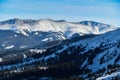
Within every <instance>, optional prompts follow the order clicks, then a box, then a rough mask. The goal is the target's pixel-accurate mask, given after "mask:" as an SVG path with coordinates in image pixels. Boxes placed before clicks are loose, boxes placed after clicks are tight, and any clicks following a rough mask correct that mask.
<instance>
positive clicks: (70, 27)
mask: <svg viewBox="0 0 120 80" xmlns="http://www.w3.org/2000/svg"><path fill="white" fill-rule="evenodd" d="M0 29H1V30H12V31H16V32H20V33H22V34H24V35H26V36H29V34H27V33H26V32H25V31H28V32H32V31H43V32H49V31H53V32H62V33H63V34H64V35H66V38H70V37H72V35H73V34H75V33H79V34H80V35H85V34H101V33H105V32H108V31H111V30H114V29H116V28H115V27H114V26H112V25H107V24H103V23H98V22H92V21H89V22H84V21H83V22H80V23H79V22H76V23H73V22H66V21H64V20H56V21H55V20H52V19H40V20H30V19H27V20H22V19H11V20H7V21H2V22H0Z"/></svg>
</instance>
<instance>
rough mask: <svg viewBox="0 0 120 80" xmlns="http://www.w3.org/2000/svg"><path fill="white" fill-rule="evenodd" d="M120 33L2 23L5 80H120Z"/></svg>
mask: <svg viewBox="0 0 120 80" xmlns="http://www.w3.org/2000/svg"><path fill="white" fill-rule="evenodd" d="M119 35H120V29H119V28H118V27H115V26H112V25H108V24H104V23H100V22H95V21H81V22H67V21H65V20H52V19H40V20H31V19H26V20H24V19H17V18H15V19H11V20H6V21H1V22H0V80H8V79H9V80H14V79H16V80H33V79H35V80H119V79H120V58H119V57H120V36H119Z"/></svg>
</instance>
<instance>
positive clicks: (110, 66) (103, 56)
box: [0, 29, 120, 80]
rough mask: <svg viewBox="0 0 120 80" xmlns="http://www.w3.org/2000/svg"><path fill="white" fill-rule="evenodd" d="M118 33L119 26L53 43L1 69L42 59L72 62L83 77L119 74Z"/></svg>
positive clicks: (50, 62) (45, 61)
mask: <svg viewBox="0 0 120 80" xmlns="http://www.w3.org/2000/svg"><path fill="white" fill-rule="evenodd" d="M119 35H120V29H118V30H114V31H111V32H107V33H105V34H101V35H98V36H94V37H90V38H87V39H83V40H78V41H77V42H72V43H66V44H63V45H58V46H54V47H52V48H49V49H47V50H44V51H43V53H42V54H38V52H36V51H33V52H36V53H37V54H35V55H33V56H32V57H30V58H28V59H23V60H21V62H18V63H16V64H12V63H11V65H3V66H2V67H0V69H1V70H2V69H3V70H4V69H11V68H12V67H17V68H18V69H19V67H21V68H23V67H24V66H25V65H28V66H29V67H30V68H31V67H32V66H34V65H35V64H37V63H41V64H42V62H43V63H44V64H47V65H51V64H52V65H55V64H57V63H58V64H59V63H62V62H63V63H67V62H69V63H70V62H71V63H72V64H75V65H77V66H79V68H80V71H79V72H80V74H79V76H81V77H83V78H84V79H86V80H95V79H97V80H101V79H106V80H107V79H111V77H112V78H114V77H115V76H117V75H119V71H120V59H119V57H120V36H119ZM37 51H38V50H37ZM22 53H24V52H22ZM40 53H41V51H40ZM24 54H26V53H24ZM2 60H4V59H2ZM16 62H17V61H16ZM37 65H38V64H37ZM48 68H49V67H48Z"/></svg>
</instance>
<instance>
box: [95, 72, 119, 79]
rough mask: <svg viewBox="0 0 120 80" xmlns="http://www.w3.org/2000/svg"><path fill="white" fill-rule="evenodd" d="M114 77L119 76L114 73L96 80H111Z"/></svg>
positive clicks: (117, 73)
mask: <svg viewBox="0 0 120 80" xmlns="http://www.w3.org/2000/svg"><path fill="white" fill-rule="evenodd" d="M115 76H120V72H114V73H112V74H110V75H106V76H102V77H99V78H97V79H96V80H112V78H113V77H115Z"/></svg>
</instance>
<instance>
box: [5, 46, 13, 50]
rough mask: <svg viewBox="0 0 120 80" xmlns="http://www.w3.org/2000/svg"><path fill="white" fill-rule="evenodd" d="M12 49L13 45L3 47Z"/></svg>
mask: <svg viewBox="0 0 120 80" xmlns="http://www.w3.org/2000/svg"><path fill="white" fill-rule="evenodd" d="M13 47H14V45H10V46H7V47H5V49H11V48H13Z"/></svg>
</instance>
